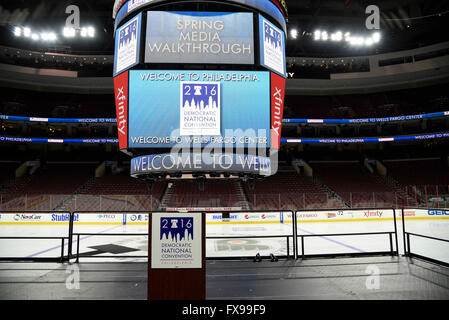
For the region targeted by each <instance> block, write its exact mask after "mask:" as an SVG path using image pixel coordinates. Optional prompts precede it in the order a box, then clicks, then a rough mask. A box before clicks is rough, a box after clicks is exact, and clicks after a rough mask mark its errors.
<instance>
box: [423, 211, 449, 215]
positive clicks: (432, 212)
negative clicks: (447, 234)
mask: <svg viewBox="0 0 449 320" xmlns="http://www.w3.org/2000/svg"><path fill="white" fill-rule="evenodd" d="M427 213H428V215H429V216H449V211H446V210H428V211H427Z"/></svg>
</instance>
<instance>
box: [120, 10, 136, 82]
mask: <svg viewBox="0 0 449 320" xmlns="http://www.w3.org/2000/svg"><path fill="white" fill-rule="evenodd" d="M141 16H142V15H141V14H139V15H138V16H136V17H135V18H134V19H132V20H131V21H129V22H128V23H127V24H125V25H124V26H123V27H121V28H119V29H118V30H117V32H116V39H115V57H114V58H115V60H114V75H117V74H119V73H120V72H122V71H125V70H127V69H129V68H131V67H132V66H134V65H136V64H138V63H139V46H140V45H139V44H140V23H141V22H140V21H141Z"/></svg>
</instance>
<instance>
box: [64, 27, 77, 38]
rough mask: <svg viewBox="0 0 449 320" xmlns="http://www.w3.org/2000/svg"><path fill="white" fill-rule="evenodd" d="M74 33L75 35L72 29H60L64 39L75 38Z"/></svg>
mask: <svg viewBox="0 0 449 320" xmlns="http://www.w3.org/2000/svg"><path fill="white" fill-rule="evenodd" d="M75 33H76V30H75V29H74V28H69V27H64V29H62V34H63V35H64V37H66V38H73V37H75Z"/></svg>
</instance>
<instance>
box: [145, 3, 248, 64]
mask: <svg viewBox="0 0 449 320" xmlns="http://www.w3.org/2000/svg"><path fill="white" fill-rule="evenodd" d="M145 62H146V63H201V64H204V63H213V64H254V26H253V14H252V13H249V12H242V13H230V12H166V11H149V12H148V14H147V32H146V40H145Z"/></svg>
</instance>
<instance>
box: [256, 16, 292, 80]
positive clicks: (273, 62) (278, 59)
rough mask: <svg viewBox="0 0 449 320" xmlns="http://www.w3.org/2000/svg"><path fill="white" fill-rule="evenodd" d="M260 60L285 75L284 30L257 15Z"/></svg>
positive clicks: (262, 63) (267, 66)
mask: <svg viewBox="0 0 449 320" xmlns="http://www.w3.org/2000/svg"><path fill="white" fill-rule="evenodd" d="M259 28H260V48H261V52H260V60H261V61H260V62H261V65H263V66H265V67H266V68H268V69H270V70H272V71H274V72H276V73H278V74H280V75H282V76H283V77H285V76H286V67H285V36H284V32H283V31H282V30H281V29H279V28H278V27H276V26H275V25H274V24H272V23H271V22H269V21H268V20H267V19H265V18H264V17H262V16H260V17H259Z"/></svg>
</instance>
